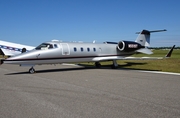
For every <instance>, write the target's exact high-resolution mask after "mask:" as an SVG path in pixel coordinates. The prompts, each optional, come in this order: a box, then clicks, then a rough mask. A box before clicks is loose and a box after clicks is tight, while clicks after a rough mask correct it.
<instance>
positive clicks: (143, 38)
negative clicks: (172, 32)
mask: <svg viewBox="0 0 180 118" xmlns="http://www.w3.org/2000/svg"><path fill="white" fill-rule="evenodd" d="M162 31H167V30H166V29H164V30H154V31H148V30H142V31H141V32H137V33H136V34H139V35H138V37H137V39H136V41H135V42H137V43H139V44H141V45H142V46H147V47H149V46H150V35H151V33H154V32H162Z"/></svg>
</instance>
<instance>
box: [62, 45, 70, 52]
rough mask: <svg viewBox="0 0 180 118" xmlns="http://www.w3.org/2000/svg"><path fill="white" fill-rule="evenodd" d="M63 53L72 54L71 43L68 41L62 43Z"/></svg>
mask: <svg viewBox="0 0 180 118" xmlns="http://www.w3.org/2000/svg"><path fill="white" fill-rule="evenodd" d="M61 47H62V55H70V49H69V45H68V44H67V43H61Z"/></svg>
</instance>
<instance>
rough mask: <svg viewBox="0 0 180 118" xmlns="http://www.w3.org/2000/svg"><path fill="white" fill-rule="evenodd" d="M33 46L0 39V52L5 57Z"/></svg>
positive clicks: (28, 49) (30, 48)
mask: <svg viewBox="0 0 180 118" xmlns="http://www.w3.org/2000/svg"><path fill="white" fill-rule="evenodd" d="M34 48H35V47H33V46H27V45H22V44H18V43H12V42H7V41H2V40H0V54H1V55H4V56H7V57H10V56H14V55H17V54H20V53H22V52H26V51H30V50H32V49H34Z"/></svg>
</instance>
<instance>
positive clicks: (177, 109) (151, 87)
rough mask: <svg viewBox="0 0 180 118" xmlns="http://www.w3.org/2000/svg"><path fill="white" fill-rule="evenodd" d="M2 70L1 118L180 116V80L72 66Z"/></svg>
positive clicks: (3, 67)
mask: <svg viewBox="0 0 180 118" xmlns="http://www.w3.org/2000/svg"><path fill="white" fill-rule="evenodd" d="M28 69H29V67H19V66H17V65H5V64H4V65H1V66H0V118H135V117H137V118H152V117H153V118H178V117H180V76H179V75H168V74H155V73H146V72H140V71H139V70H124V69H110V68H101V69H96V68H89V67H86V68H84V67H79V66H72V65H56V66H53V65H44V66H36V67H35V69H36V71H37V73H35V74H29V73H28V72H27V71H28Z"/></svg>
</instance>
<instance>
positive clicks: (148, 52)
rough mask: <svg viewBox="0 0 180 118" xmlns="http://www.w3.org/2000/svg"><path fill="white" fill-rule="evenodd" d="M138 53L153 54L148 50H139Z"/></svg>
mask: <svg viewBox="0 0 180 118" xmlns="http://www.w3.org/2000/svg"><path fill="white" fill-rule="evenodd" d="M137 52H141V53H144V54H153V52H152V51H151V50H150V49H148V48H142V49H139V50H137Z"/></svg>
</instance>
